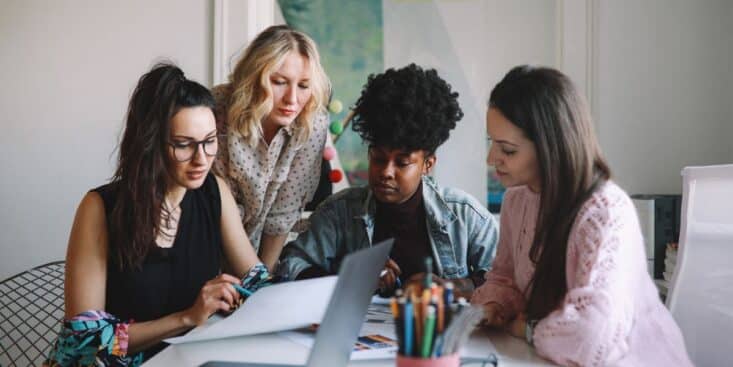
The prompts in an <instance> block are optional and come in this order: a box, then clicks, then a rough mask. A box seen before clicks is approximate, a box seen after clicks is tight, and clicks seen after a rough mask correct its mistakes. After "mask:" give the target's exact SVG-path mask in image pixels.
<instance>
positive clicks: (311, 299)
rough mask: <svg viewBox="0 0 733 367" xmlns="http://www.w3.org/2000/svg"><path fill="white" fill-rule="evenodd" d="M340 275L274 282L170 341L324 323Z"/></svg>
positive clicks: (256, 332)
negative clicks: (226, 313)
mask: <svg viewBox="0 0 733 367" xmlns="http://www.w3.org/2000/svg"><path fill="white" fill-rule="evenodd" d="M336 279H337V277H336V276H328V277H322V278H314V279H306V280H298V281H294V282H285V283H279V284H274V285H271V286H269V287H265V288H262V289H260V290H258V291H257V292H255V293H254V294H253V295H252V296H251V297H249V298H248V299H247V301H245V302H244V303H243V304H242V306H241V307H239V309H237V310H236V311H234V312H233V313H232V314H231V315H229V316H227V317H225V318H220V319H218V320H217V318H212V319H211V320H210V322H207V323H206V324H204V325H202V326H199V327H197V328H195V329H193V330H191V331H190V332H189V333H188V334H186V335H183V336H179V337H175V338H169V339H165V342H167V343H170V344H181V343H189V342H195V341H203V340H212V339H221V338H229V337H234V336H243V335H253V334H262V333H270V332H276V331H283V330H293V329H299V328H303V327H307V326H310V325H312V324H317V323H320V322H321V320H322V319H323V316H324V314H325V312H326V308H327V307H328V302H329V301H330V299H331V294H332V293H333V289H334V287H335V286H336Z"/></svg>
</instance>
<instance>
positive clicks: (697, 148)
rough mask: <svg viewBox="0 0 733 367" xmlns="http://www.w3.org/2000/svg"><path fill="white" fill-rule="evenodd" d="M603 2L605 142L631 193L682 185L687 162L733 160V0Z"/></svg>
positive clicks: (600, 114)
mask: <svg viewBox="0 0 733 367" xmlns="http://www.w3.org/2000/svg"><path fill="white" fill-rule="evenodd" d="M598 5H599V7H598V39H597V47H598V60H597V62H598V65H597V89H596V93H597V95H596V97H597V110H596V111H595V112H596V116H597V118H598V125H599V135H600V139H601V144H602V146H603V149H604V151H605V153H606V155H607V157H608V160H609V162H610V164H611V167H612V168H613V170H614V172H615V176H616V179H617V181H618V182H619V183H620V184H621V185H622V186H623V187H624V188H625V189H627V191H628V192H629V193H679V192H681V188H682V180H681V178H680V170H681V169H682V167H684V166H687V165H707V164H719V163H731V162H733V150H732V148H731V147H733V109H732V108H731V105H733V76H732V74H733V69H731V66H732V65H733V47H732V46H733V37H731V35H733V21H732V19H733V2H730V1H727V0H705V1H685V0H674V1H670V0H644V1H637V0H614V1H600V2H599V4H598Z"/></svg>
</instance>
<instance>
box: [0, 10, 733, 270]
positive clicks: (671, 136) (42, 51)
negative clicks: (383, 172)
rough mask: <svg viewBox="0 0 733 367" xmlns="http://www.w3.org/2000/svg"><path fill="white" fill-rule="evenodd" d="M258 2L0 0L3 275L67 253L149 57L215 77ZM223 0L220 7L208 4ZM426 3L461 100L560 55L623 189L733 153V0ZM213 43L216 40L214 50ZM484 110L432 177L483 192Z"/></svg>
mask: <svg viewBox="0 0 733 367" xmlns="http://www.w3.org/2000/svg"><path fill="white" fill-rule="evenodd" d="M263 1H264V0H263ZM266 1H268V2H269V3H270V4H272V3H273V2H272V0H266ZM385 2H390V1H388V0H385ZM392 2H395V1H392ZM395 3H397V2H395ZM476 3H478V4H479V5H478V6H479V9H480V10H479V11H472V8H471V6H475V5H471V4H476ZM257 4H258V5H256V6H255V5H253V4H252V3H251V1H250V2H247V3H246V5H247V6H246V7H245V8H246V9H244V10H242V9H240V8H242V3H240V2H239V0H237V1H233V0H232V1H230V0H214V1H197V0H185V1H182V0H178V1H174V0H165V1H156V2H149V1H142V0H136V1H125V2H119V1H111V0H104V1H80V0H64V1H63V2H48V1H40V0H6V1H4V2H3V9H2V12H0V80H2V82H3V88H2V90H1V91H0V111H2V114H1V115H0V123H1V125H0V126H2V127H3V128H4V129H3V134H1V135H0V147H1V148H0V149H1V150H0V152H2V153H3V154H2V157H1V158H0V172H3V174H4V178H3V179H2V181H1V183H0V208H2V211H0V279H3V278H5V277H7V276H9V275H11V274H14V273H16V272H18V271H20V270H23V269H27V268H29V267H31V266H33V265H38V264H41V263H43V262H47V261H51V260H56V259H62V258H63V257H64V252H65V248H66V241H67V238H68V234H69V229H70V227H71V223H72V220H73V214H74V211H75V210H76V206H77V204H78V202H79V200H80V199H81V197H82V196H83V195H84V193H85V192H86V191H87V190H89V189H90V188H93V187H95V186H97V185H100V184H102V183H104V182H105V180H106V179H107V178H109V176H110V175H111V174H112V170H113V167H114V163H115V159H116V156H115V155H114V152H113V149H114V147H116V144H117V141H118V138H119V133H120V130H121V127H122V121H123V118H124V113H125V108H126V105H127V101H128V98H129V96H130V93H131V91H132V89H133V87H134V85H135V83H136V81H137V79H138V78H139V77H140V75H141V74H142V73H144V72H145V71H146V70H148V69H149V67H150V66H151V65H152V63H153V61H154V60H156V59H158V58H160V57H164V58H170V59H173V60H174V61H176V62H178V64H179V65H180V66H181V67H182V68H183V69H184V70H185V71H186V72H187V74H188V76H189V77H191V78H193V79H196V80H199V81H201V82H202V83H204V84H206V85H209V84H210V83H211V82H212V81H213V76H212V75H214V74H215V71H219V73H218V74H217V75H218V76H219V77H221V76H222V75H225V74H226V73H227V72H228V68H229V61H230V57H231V55H232V54H233V53H234V52H236V51H237V50H239V49H240V48H241V45H240V44H239V43H241V42H242V41H241V39H242V38H241V36H240V34H242V33H238V32H239V31H238V30H241V32H243V33H244V34H246V35H247V36H246V37H247V39H248V38H251V36H252V35H253V33H256V30H255V29H259V28H261V27H263V26H264V24H263V23H261V22H256V24H255V26H254V27H250V26H251V25H252V24H251V22H252V14H257V15H256V19H260V18H262V17H263V16H264V17H270V19H272V17H273V15H272V14H271V12H270V10H269V9H260V8H262V7H263V6H260V5H259V4H260V3H257ZM221 6H224V7H225V8H227V9H229V10H228V13H226V12H225V14H224V15H226V16H223V17H217V16H216V15H215V14H214V8H215V7H221ZM575 7H583V8H584V10H579V9H578V8H575ZM436 8H437V9H439V10H440V17H441V22H443V24H445V25H446V26H447V27H449V28H450V29H451V30H452V31H453V32H455V34H454V36H453V37H452V38H450V41H451V42H452V44H453V45H454V47H455V51H456V54H457V55H458V56H459V59H460V62H461V67H463V68H465V69H466V70H468V73H467V74H468V75H469V76H470V78H468V79H467V87H465V89H462V90H461V92H462V98H463V99H466V100H465V101H464V100H462V101H461V103H462V104H464V105H466V104H469V103H470V104H474V105H479V106H480V105H482V104H483V103H484V102H485V101H486V98H487V97H488V93H489V91H490V89H491V87H493V85H494V84H495V83H496V82H498V81H499V79H500V78H501V77H502V76H503V74H504V73H506V71H508V70H509V68H510V67H512V66H514V65H517V64H521V63H533V64H545V65H554V66H560V67H562V68H565V69H566V71H567V72H568V73H569V74H570V75H571V77H573V78H574V80H576V82H578V83H579V84H581V90H584V91H587V92H588V93H589V94H591V95H592V100H593V101H594V115H595V116H596V118H597V125H598V127H599V135H600V138H601V143H602V145H603V148H604V150H605V152H606V154H607V156H608V158H609V161H610V163H611V165H612V167H613V169H614V171H615V174H616V177H617V180H618V181H619V182H620V183H621V185H622V186H624V188H626V189H627V190H628V191H629V192H631V193H634V192H660V193H664V192H679V191H680V187H681V186H680V184H681V180H680V177H679V171H680V169H681V168H682V167H683V166H685V165H688V164H714V163H731V162H733V72H732V71H731V69H730V65H733V37H730V35H731V34H733V2H730V1H726V0H704V1H696V2H690V1H682V0H674V1H664V0H644V1H642V2H638V1H632V0H614V1H600V0H589V1H584V0H561V1H545V0H521V1H511V2H507V1H500V0H486V1H439V2H437V7H436ZM263 14H264V15H263ZM583 14H585V16H586V17H587V19H584V20H583V19H580V18H582V17H583ZM579 17H580V18H579ZM217 29H218V30H219V33H217V34H214V33H215V30H217ZM400 31H403V32H406V31H408V30H405V29H403V30H400V29H399V28H389V26H388V25H386V24H385V32H400ZM574 32H588V33H587V34H585V35H584V36H583V37H580V36H579V35H578V34H576V33H574ZM478 34H481V35H482V38H483V39H484V40H483V41H481V42H477V41H476V40H477V39H478V37H477V35H478ZM583 39H585V40H586V41H587V44H585V45H581V44H580V42H582V40H583ZM568 42H570V44H568ZM215 44H217V45H219V46H222V45H224V46H226V47H225V48H224V50H223V51H222V52H220V53H216V52H214V49H215ZM220 51H221V50H220ZM385 53H386V54H387V56H386V57H387V58H389V57H390V56H389V55H394V53H390V50H385ZM591 56H592V57H591ZM413 61H416V62H422V61H426V60H421V59H420V58H419V57H418V56H416V58H415V59H414V60H413ZM428 61H429V60H428ZM404 63H405V62H402V61H401V60H395V59H388V60H385V64H386V65H387V66H396V65H402V64H404ZM482 114H483V111H482V110H481V109H480V108H476V111H474V113H473V116H472V117H470V118H468V119H464V121H462V122H461V123H460V125H459V127H458V128H457V129H456V131H455V132H454V133H453V134H452V137H451V139H450V140H449V141H448V143H446V145H445V146H444V147H443V148H442V149H441V150H440V151H439V156H440V163H439V165H438V169H437V173H436V175H437V176H438V179H439V180H441V182H443V183H445V184H448V185H454V186H458V187H462V188H464V189H467V191H469V192H471V193H472V194H474V195H475V196H477V197H479V198H480V199H482V201H483V199H484V198H485V191H484V190H485V185H486V184H485V180H486V173H485V172H486V170H485V164H484V158H485V153H486V151H485V149H486V147H485V140H484V132H483V116H482Z"/></svg>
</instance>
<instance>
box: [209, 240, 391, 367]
mask: <svg viewBox="0 0 733 367" xmlns="http://www.w3.org/2000/svg"><path fill="white" fill-rule="evenodd" d="M392 242H393V240H392V239H389V240H386V241H383V242H380V243H379V244H376V245H374V246H372V247H370V248H367V249H363V250H359V251H357V252H354V253H352V254H349V255H347V256H346V257H345V258H344V261H343V262H342V263H341V268H340V269H339V274H338V280H337V281H336V286H335V287H334V290H333V293H332V294H331V300H330V301H329V302H328V307H327V308H326V313H325V316H324V317H323V322H321V325H320V326H319V327H318V331H317V332H316V339H315V342H314V343H313V348H312V349H311V352H310V355H309V356H308V362H307V363H306V364H305V365H292V364H268V363H248V362H224V361H210V362H206V363H204V364H202V365H201V367H293V366H306V367H323V366H345V365H346V364H347V363H348V362H349V357H350V356H351V351H352V350H353V349H354V342H355V341H356V338H357V337H358V336H359V330H360V329H361V325H362V323H363V322H364V315H365V314H366V311H367V308H368V307H369V302H370V301H371V299H372V294H373V293H374V290H375V289H377V283H378V281H379V273H380V272H381V271H382V269H384V264H385V263H386V262H387V259H388V257H389V252H390V251H391V250H392Z"/></svg>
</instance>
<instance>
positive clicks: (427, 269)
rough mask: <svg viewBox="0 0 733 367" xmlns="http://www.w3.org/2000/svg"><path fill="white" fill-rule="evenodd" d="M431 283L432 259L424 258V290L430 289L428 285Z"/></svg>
mask: <svg viewBox="0 0 733 367" xmlns="http://www.w3.org/2000/svg"><path fill="white" fill-rule="evenodd" d="M432 283H433V258H431V257H429V256H428V257H426V258H425V285H424V287H425V289H430V284H432Z"/></svg>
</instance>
